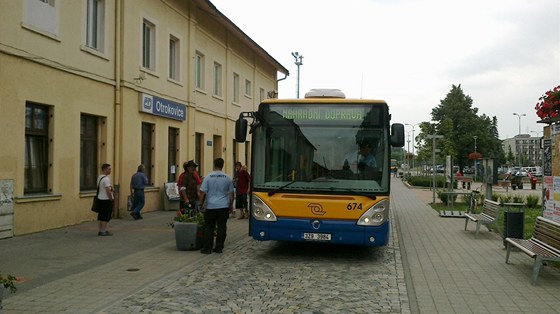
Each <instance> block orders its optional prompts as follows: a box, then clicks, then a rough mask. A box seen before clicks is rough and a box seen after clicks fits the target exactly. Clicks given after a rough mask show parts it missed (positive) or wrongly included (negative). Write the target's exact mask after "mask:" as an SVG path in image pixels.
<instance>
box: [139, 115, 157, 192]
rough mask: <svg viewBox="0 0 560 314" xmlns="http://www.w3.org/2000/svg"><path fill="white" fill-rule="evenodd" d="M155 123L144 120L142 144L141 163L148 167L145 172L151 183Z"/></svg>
mask: <svg viewBox="0 0 560 314" xmlns="http://www.w3.org/2000/svg"><path fill="white" fill-rule="evenodd" d="M153 134H154V125H153V124H150V123H145V122H142V140H141V141H142V144H141V150H142V151H141V155H142V156H141V157H140V158H141V163H142V164H143V165H144V166H145V167H146V171H145V172H144V173H145V174H146V176H147V177H148V182H150V183H149V184H152V183H151V182H152V168H153V163H152V161H153V153H154V142H153V141H154V136H153Z"/></svg>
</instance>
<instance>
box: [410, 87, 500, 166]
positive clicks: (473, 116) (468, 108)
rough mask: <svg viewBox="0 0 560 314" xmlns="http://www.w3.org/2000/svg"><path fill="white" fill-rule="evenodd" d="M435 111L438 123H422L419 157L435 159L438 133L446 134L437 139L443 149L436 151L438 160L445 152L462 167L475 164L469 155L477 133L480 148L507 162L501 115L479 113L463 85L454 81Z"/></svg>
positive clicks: (472, 149) (440, 162) (481, 151)
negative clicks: (433, 157) (433, 138)
mask: <svg viewBox="0 0 560 314" xmlns="http://www.w3.org/2000/svg"><path fill="white" fill-rule="evenodd" d="M431 115H432V119H431V120H432V121H435V123H430V122H422V123H420V133H419V134H418V136H417V142H418V143H419V144H420V148H419V149H418V159H423V160H430V161H431V160H432V145H433V141H432V139H431V138H430V137H429V136H430V135H431V134H438V135H443V136H444V138H443V139H437V140H436V141H435V142H436V148H437V149H439V150H440V151H441V153H440V154H437V155H436V158H437V160H436V163H438V164H443V156H446V155H450V156H451V157H452V158H453V161H454V164H456V165H458V166H460V167H461V169H462V168H463V167H464V166H466V165H469V166H470V165H472V164H473V161H472V160H469V159H468V155H469V153H472V152H474V146H475V140H474V137H475V136H476V138H477V140H476V147H477V149H476V151H477V152H479V153H481V154H482V155H483V156H484V157H489V158H494V159H495V163H496V164H501V163H503V162H505V159H506V158H505V154H504V152H503V148H502V145H501V141H500V139H499V137H498V128H497V125H498V121H497V118H496V117H489V116H487V115H485V114H481V115H479V114H478V108H476V107H473V99H472V98H471V97H470V96H468V95H465V93H464V92H463V90H462V89H461V85H458V86H456V85H452V86H451V90H450V91H449V92H448V94H447V95H446V97H445V98H444V99H443V100H441V101H440V104H439V105H438V106H436V107H435V108H433V109H432V113H431ZM474 126H476V127H474Z"/></svg>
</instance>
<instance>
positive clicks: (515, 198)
mask: <svg viewBox="0 0 560 314" xmlns="http://www.w3.org/2000/svg"><path fill="white" fill-rule="evenodd" d="M512 201H513V203H525V197H523V196H521V195H519V194H516V195H514V196H513V197H512Z"/></svg>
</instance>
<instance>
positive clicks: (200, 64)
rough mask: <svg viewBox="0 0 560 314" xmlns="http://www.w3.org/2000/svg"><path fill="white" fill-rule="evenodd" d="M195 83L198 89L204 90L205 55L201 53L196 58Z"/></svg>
mask: <svg viewBox="0 0 560 314" xmlns="http://www.w3.org/2000/svg"><path fill="white" fill-rule="evenodd" d="M194 83H195V86H196V88H198V89H201V90H204V55H202V54H201V53H199V52H196V55H195V56H194Z"/></svg>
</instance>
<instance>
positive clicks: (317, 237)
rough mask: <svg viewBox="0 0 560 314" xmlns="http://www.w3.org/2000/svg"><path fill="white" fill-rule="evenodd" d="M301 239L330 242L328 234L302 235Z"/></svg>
mask: <svg viewBox="0 0 560 314" xmlns="http://www.w3.org/2000/svg"><path fill="white" fill-rule="evenodd" d="M303 239H304V240H313V241H330V240H331V235H330V234H329V233H304V234H303Z"/></svg>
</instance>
